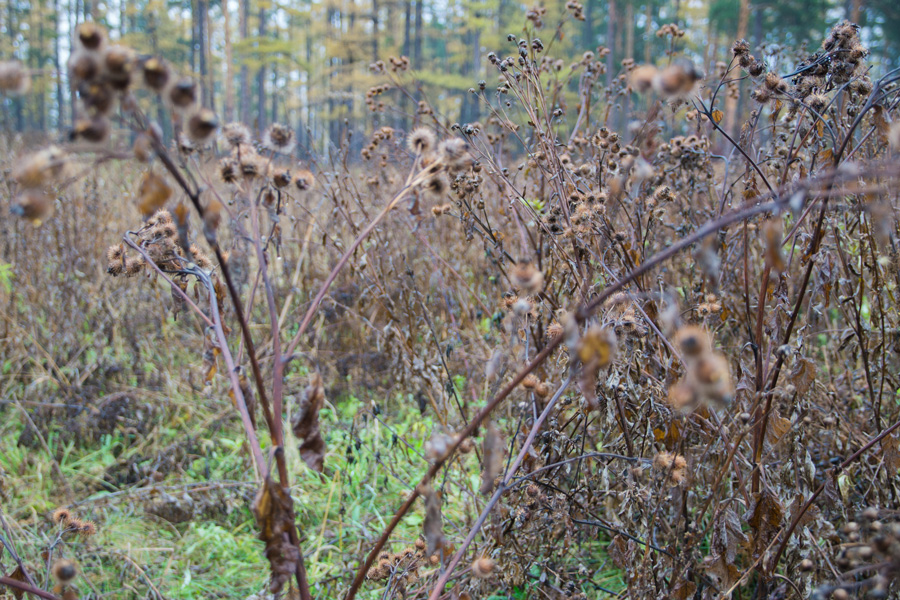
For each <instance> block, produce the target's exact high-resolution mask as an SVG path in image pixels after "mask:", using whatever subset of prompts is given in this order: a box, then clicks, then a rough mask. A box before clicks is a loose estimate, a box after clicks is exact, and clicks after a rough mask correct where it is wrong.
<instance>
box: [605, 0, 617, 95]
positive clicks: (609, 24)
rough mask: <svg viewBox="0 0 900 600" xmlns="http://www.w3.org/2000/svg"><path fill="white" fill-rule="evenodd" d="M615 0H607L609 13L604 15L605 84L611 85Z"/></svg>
mask: <svg viewBox="0 0 900 600" xmlns="http://www.w3.org/2000/svg"><path fill="white" fill-rule="evenodd" d="M615 24H616V0H609V13H608V14H607V15H606V47H607V48H609V54H607V55H606V86H607V87H609V86H611V85H612V80H613V65H615V64H616V62H615V61H616V57H615V53H616V52H615V49H616V27H615Z"/></svg>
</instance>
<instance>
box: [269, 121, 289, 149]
mask: <svg viewBox="0 0 900 600" xmlns="http://www.w3.org/2000/svg"><path fill="white" fill-rule="evenodd" d="M262 142H263V146H265V147H266V148H268V149H269V150H274V151H275V152H281V153H282V154H290V153H291V151H292V150H293V149H294V131H293V130H292V129H291V128H290V127H288V126H287V125H282V124H280V123H273V124H272V125H270V126H269V128H268V129H266V133H265V134H264V135H263V139H262Z"/></svg>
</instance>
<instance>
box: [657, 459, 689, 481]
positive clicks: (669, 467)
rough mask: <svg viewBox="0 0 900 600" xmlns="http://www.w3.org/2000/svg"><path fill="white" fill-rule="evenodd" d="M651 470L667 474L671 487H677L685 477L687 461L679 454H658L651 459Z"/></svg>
mask: <svg viewBox="0 0 900 600" xmlns="http://www.w3.org/2000/svg"><path fill="white" fill-rule="evenodd" d="M653 468H654V469H656V470H658V471H662V472H664V473H665V474H667V475H668V480H667V481H668V482H669V483H670V484H671V485H678V484H679V483H681V482H682V481H684V479H685V476H686V475H687V460H685V458H684V457H683V456H681V455H680V454H674V453H672V452H660V453H659V454H657V455H656V456H654V457H653Z"/></svg>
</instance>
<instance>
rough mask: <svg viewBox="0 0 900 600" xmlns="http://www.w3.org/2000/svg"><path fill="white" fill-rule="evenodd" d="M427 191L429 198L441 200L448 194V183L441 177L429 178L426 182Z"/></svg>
mask: <svg viewBox="0 0 900 600" xmlns="http://www.w3.org/2000/svg"><path fill="white" fill-rule="evenodd" d="M425 191H426V192H428V195H429V196H432V197H434V198H435V199H439V198H441V197H443V196H444V194H446V193H447V181H446V180H445V179H444V178H443V177H441V176H440V175H434V176H433V177H429V178H428V179H427V180H426V181H425Z"/></svg>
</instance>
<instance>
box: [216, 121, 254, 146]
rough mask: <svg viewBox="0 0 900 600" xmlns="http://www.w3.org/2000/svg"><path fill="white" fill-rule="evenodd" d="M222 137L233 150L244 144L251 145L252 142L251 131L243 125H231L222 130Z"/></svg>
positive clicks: (235, 123)
mask: <svg viewBox="0 0 900 600" xmlns="http://www.w3.org/2000/svg"><path fill="white" fill-rule="evenodd" d="M222 137H224V138H225V141H226V142H227V143H228V145H229V146H231V147H232V148H237V147H239V146H242V145H244V144H247V145H249V144H250V142H251V141H252V138H251V137H250V130H249V129H247V126H246V125H244V124H243V123H237V122H234V123H229V124H228V125H226V126H225V127H223V128H222Z"/></svg>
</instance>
